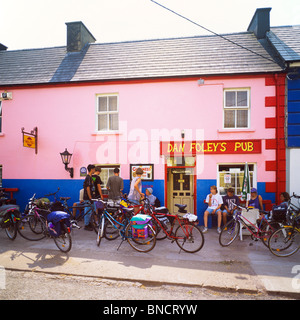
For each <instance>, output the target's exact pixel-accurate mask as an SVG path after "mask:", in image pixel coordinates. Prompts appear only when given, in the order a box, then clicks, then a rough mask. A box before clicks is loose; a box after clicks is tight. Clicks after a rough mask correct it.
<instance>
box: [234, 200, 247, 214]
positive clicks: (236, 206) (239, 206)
mask: <svg viewBox="0 0 300 320" xmlns="http://www.w3.org/2000/svg"><path fill="white" fill-rule="evenodd" d="M229 202H230V203H231V204H232V205H234V206H235V207H237V208H239V209H242V210H243V209H246V210H247V212H248V211H249V210H250V208H246V207H241V206H238V205H237V204H235V203H234V202H232V201H231V200H229Z"/></svg>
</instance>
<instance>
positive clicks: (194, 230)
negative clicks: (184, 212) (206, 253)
mask: <svg viewBox="0 0 300 320" xmlns="http://www.w3.org/2000/svg"><path fill="white" fill-rule="evenodd" d="M175 241H176V243H177V245H178V247H179V248H180V249H182V250H183V251H185V252H189V253H194V252H197V251H199V250H200V249H202V247H203V245H204V236H203V233H202V231H201V230H200V229H199V228H198V227H197V226H195V225H194V224H192V223H190V222H187V223H184V224H182V225H181V226H180V225H179V226H178V228H177V229H176V231H175Z"/></svg>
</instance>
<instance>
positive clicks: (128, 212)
mask: <svg viewBox="0 0 300 320" xmlns="http://www.w3.org/2000/svg"><path fill="white" fill-rule="evenodd" d="M93 201H97V200H93ZM98 202H101V203H102V204H103V206H104V208H103V210H102V213H101V215H100V221H99V227H98V233H97V245H98V246H100V243H101V239H102V238H103V237H106V238H107V236H106V235H107V228H111V227H113V228H114V229H115V230H116V231H117V232H118V233H119V235H120V236H121V238H122V242H121V243H120V245H119V247H118V249H117V250H119V248H120V246H121V245H122V243H123V242H124V241H125V240H127V242H128V243H129V244H130V246H131V247H132V248H133V249H135V250H136V251H139V252H144V253H146V252H149V251H151V250H152V249H153V248H154V247H155V244H156V236H155V231H154V229H153V227H152V226H151V224H150V223H149V222H147V223H146V225H145V227H146V228H147V231H148V232H147V234H146V235H145V236H143V237H135V236H134V234H133V231H132V227H133V225H132V224H131V223H130V221H131V218H132V216H133V212H134V209H133V208H123V210H124V213H125V218H124V219H123V220H122V222H121V221H118V220H116V219H115V218H114V217H113V216H112V215H111V214H110V213H109V212H108V211H107V209H106V206H107V204H106V203H105V202H104V201H102V200H98ZM109 234H110V235H111V231H110V232H109ZM110 240H112V238H110Z"/></svg>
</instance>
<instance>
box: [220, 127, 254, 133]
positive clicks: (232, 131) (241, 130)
mask: <svg viewBox="0 0 300 320" xmlns="http://www.w3.org/2000/svg"><path fill="white" fill-rule="evenodd" d="M255 131H256V130H255V129H242V128H241V129H219V130H218V133H236V132H255Z"/></svg>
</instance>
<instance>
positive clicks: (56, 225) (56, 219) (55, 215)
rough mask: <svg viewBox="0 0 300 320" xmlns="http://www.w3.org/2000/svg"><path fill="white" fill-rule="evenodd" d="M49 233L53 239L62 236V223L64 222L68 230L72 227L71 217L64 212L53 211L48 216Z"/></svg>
mask: <svg viewBox="0 0 300 320" xmlns="http://www.w3.org/2000/svg"><path fill="white" fill-rule="evenodd" d="M47 222H48V231H49V234H50V235H51V236H52V237H59V236H60V235H61V222H64V223H65V224H66V226H67V227H68V228H70V227H71V222H70V215H69V214H68V213H66V212H63V211H53V212H51V213H49V214H48V216H47Z"/></svg>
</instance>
